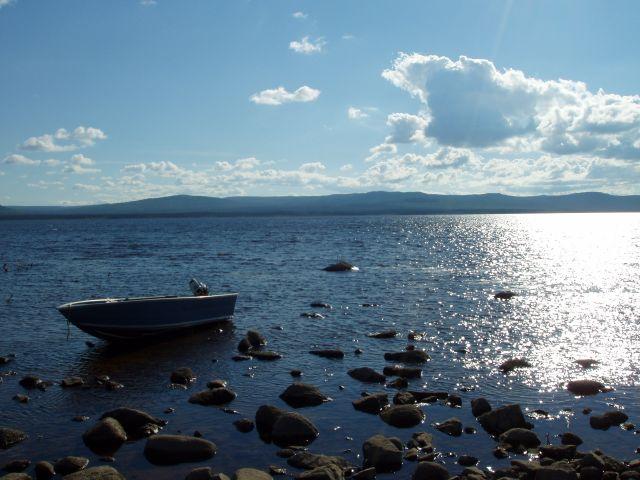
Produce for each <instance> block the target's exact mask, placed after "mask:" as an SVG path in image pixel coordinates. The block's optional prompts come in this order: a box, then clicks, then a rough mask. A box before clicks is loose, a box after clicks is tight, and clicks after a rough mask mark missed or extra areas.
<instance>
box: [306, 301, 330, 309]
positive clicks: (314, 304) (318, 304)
mask: <svg viewBox="0 0 640 480" xmlns="http://www.w3.org/2000/svg"><path fill="white" fill-rule="evenodd" d="M309 306H310V307H313V308H326V309H327V310H331V309H332V308H333V307H332V306H331V305H330V304H328V303H325V302H311V304H310V305H309Z"/></svg>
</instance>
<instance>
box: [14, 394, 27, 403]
mask: <svg viewBox="0 0 640 480" xmlns="http://www.w3.org/2000/svg"><path fill="white" fill-rule="evenodd" d="M13 399H14V400H15V401H16V402H18V403H29V400H31V399H30V398H29V395H23V394H21V393H18V394H16V395H14V396H13Z"/></svg>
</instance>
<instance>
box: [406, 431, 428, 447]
mask: <svg viewBox="0 0 640 480" xmlns="http://www.w3.org/2000/svg"><path fill="white" fill-rule="evenodd" d="M407 447H409V448H417V449H419V450H424V451H430V450H432V449H433V436H432V435H431V434H429V433H427V432H415V433H413V434H412V435H411V440H409V441H408V442H407Z"/></svg>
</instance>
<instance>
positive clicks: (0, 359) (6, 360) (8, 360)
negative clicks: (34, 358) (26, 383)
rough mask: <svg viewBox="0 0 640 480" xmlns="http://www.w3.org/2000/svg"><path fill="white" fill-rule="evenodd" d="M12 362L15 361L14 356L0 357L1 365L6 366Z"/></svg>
mask: <svg viewBox="0 0 640 480" xmlns="http://www.w3.org/2000/svg"><path fill="white" fill-rule="evenodd" d="M11 360H13V356H12V355H3V356H1V357H0V365H6V364H7V363H9V362H10V361H11Z"/></svg>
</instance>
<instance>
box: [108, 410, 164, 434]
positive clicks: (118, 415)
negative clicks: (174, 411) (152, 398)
mask: <svg viewBox="0 0 640 480" xmlns="http://www.w3.org/2000/svg"><path fill="white" fill-rule="evenodd" d="M107 417H111V418H114V419H116V420H117V421H118V422H119V423H120V425H122V427H123V428H124V430H125V432H126V433H127V439H128V440H137V439H140V438H144V437H148V436H149V435H152V434H154V433H157V432H158V430H160V428H162V427H164V426H165V425H166V424H167V422H166V421H164V420H161V419H159V418H155V417H152V416H151V415H149V414H148V413H146V412H143V411H142V410H135V409H133V408H127V407H122V408H116V409H115V410H111V411H109V412H106V413H104V414H102V416H101V417H100V419H102V420H103V419H105V418H107Z"/></svg>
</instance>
